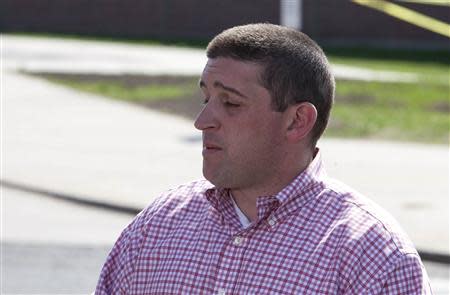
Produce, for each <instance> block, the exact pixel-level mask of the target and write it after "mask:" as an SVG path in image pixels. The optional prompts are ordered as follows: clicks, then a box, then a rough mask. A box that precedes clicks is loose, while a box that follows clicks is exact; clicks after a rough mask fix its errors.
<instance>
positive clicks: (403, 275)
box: [380, 254, 432, 295]
mask: <svg viewBox="0 0 450 295" xmlns="http://www.w3.org/2000/svg"><path fill="white" fill-rule="evenodd" d="M380 294H382V295H388V294H408V295H415V294H432V291H431V286H430V283H429V279H428V275H427V273H426V270H425V268H424V266H423V264H422V262H421V260H420V258H419V256H418V255H416V254H405V255H403V256H402V258H401V259H400V260H399V262H398V263H397V265H396V267H395V268H394V270H393V271H392V272H391V273H389V274H388V276H387V280H386V282H385V283H384V285H383V287H382V290H381V292H380Z"/></svg>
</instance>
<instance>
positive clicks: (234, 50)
mask: <svg viewBox="0 0 450 295" xmlns="http://www.w3.org/2000/svg"><path fill="white" fill-rule="evenodd" d="M207 55H208V63H207V64H206V66H205V69H204V70H203V74H202V77H201V78H200V88H201V89H202V92H203V95H204V99H205V106H204V107H203V110H202V111H201V112H200V114H199V115H198V117H197V120H196V121H195V127H196V128H197V129H199V130H201V131H202V132H203V174H204V176H205V177H206V179H208V180H209V181H210V182H212V183H213V184H215V185H216V186H218V187H226V188H231V189H234V190H247V191H253V192H254V193H256V192H259V193H267V192H275V191H276V190H277V189H280V187H282V186H283V185H285V184H286V181H288V180H289V181H290V180H291V179H292V177H294V176H295V175H297V174H298V173H299V172H300V171H301V170H302V169H304V168H305V165H307V164H308V163H309V162H308V161H310V159H311V157H312V153H313V148H314V147H315V142H316V140H317V139H318V138H319V137H320V135H321V134H322V132H323V130H324V128H325V126H326V122H327V120H328V116H329V111H330V107H331V104H332V100H333V90H334V81H333V78H332V75H331V73H330V71H329V68H328V63H327V60H326V58H325V56H324V54H323V52H322V51H321V49H320V48H319V47H318V46H317V45H316V44H315V43H314V42H313V41H311V40H310V39H309V38H308V37H306V36H305V35H303V34H302V33H299V32H297V31H294V30H291V29H287V28H283V27H280V26H275V25H269V24H259V25H248V26H242V27H236V28H232V29H230V30H227V31H224V32H223V33H221V34H219V35H218V36H217V37H215V38H214V39H213V40H212V41H211V43H210V44H209V46H208V49H207ZM264 186H266V187H264Z"/></svg>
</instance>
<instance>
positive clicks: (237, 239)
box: [224, 237, 244, 294]
mask: <svg viewBox="0 0 450 295" xmlns="http://www.w3.org/2000/svg"><path fill="white" fill-rule="evenodd" d="M243 241H244V238H242V237H235V238H234V240H233V244H235V245H236V246H239V245H240V244H242V242H243ZM224 294H225V293H224Z"/></svg>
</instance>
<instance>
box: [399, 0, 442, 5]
mask: <svg viewBox="0 0 450 295" xmlns="http://www.w3.org/2000/svg"><path fill="white" fill-rule="evenodd" d="M396 2H410V3H419V4H426V5H442V6H450V0H396Z"/></svg>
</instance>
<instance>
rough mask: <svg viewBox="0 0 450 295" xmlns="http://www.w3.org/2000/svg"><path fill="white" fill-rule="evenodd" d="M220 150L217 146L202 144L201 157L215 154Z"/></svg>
mask: <svg viewBox="0 0 450 295" xmlns="http://www.w3.org/2000/svg"><path fill="white" fill-rule="evenodd" d="M221 150H222V148H221V147H220V146H219V145H217V144H214V143H210V142H204V143H203V151H202V154H203V156H206V155H211V154H214V153H217V152H219V151H221Z"/></svg>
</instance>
